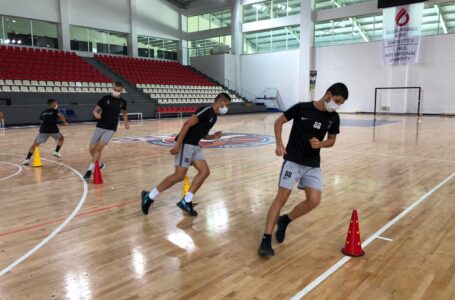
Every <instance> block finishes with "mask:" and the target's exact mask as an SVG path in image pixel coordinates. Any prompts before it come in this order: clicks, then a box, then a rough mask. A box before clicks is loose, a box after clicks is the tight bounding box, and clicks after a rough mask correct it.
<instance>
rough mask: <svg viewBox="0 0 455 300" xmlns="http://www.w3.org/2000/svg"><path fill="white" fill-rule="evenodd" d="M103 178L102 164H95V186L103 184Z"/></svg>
mask: <svg viewBox="0 0 455 300" xmlns="http://www.w3.org/2000/svg"><path fill="white" fill-rule="evenodd" d="M102 183H103V176H101V170H100V163H99V162H98V161H96V162H95V172H94V173H93V184H102Z"/></svg>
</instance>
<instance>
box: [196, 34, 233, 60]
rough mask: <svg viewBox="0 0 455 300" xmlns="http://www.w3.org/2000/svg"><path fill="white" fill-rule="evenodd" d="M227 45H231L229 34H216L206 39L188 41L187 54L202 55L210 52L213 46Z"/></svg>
mask: <svg viewBox="0 0 455 300" xmlns="http://www.w3.org/2000/svg"><path fill="white" fill-rule="evenodd" d="M220 46H227V47H229V48H230V47H231V36H230V35H226V36H217V37H212V38H208V39H201V40H195V41H190V49H189V56H190V57H194V56H204V55H210V54H212V49H213V48H215V47H220Z"/></svg>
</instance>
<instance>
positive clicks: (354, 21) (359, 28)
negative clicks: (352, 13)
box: [332, 0, 370, 42]
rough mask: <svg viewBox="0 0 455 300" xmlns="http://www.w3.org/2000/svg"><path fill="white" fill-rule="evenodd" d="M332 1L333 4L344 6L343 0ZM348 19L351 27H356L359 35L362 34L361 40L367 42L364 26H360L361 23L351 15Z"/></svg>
mask: <svg viewBox="0 0 455 300" xmlns="http://www.w3.org/2000/svg"><path fill="white" fill-rule="evenodd" d="M332 2H333V4H335V6H337V7H343V6H345V5H344V2H343V0H332ZM349 21H351V24H352V27H354V28H355V29H357V31H358V32H359V33H360V35H361V36H362V38H363V40H364V41H365V42H369V41H370V39H369V38H368V35H367V33H366V31H365V29H364V28H363V27H362V25H361V24H360V23H359V22H358V21H357V18H355V17H351V18H349Z"/></svg>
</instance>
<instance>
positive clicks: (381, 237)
mask: <svg viewBox="0 0 455 300" xmlns="http://www.w3.org/2000/svg"><path fill="white" fill-rule="evenodd" d="M377 239H379V240H384V241H387V242H393V240H392V239H389V238H386V237H383V236H378V237H377Z"/></svg>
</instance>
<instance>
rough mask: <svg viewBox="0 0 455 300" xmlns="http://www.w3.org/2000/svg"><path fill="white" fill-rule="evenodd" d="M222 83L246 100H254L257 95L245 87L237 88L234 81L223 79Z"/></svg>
mask: <svg viewBox="0 0 455 300" xmlns="http://www.w3.org/2000/svg"><path fill="white" fill-rule="evenodd" d="M224 85H225V86H226V87H227V88H228V89H229V90H232V91H236V92H237V93H238V94H240V96H242V97H245V98H246V99H247V100H248V101H254V100H255V99H256V98H257V97H256V95H255V94H253V93H250V92H248V91H247V90H245V89H242V88H239V87H238V86H237V85H236V84H235V83H233V82H232V81H230V80H229V79H227V78H226V79H224Z"/></svg>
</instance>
